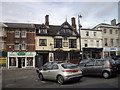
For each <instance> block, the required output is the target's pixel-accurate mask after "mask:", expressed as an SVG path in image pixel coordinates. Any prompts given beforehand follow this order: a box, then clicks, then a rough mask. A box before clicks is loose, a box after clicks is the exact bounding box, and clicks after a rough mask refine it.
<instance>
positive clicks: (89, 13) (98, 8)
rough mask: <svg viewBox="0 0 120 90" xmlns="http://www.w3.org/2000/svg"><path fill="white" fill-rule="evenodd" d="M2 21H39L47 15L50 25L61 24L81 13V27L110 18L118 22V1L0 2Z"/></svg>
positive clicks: (109, 19) (88, 26)
mask: <svg viewBox="0 0 120 90" xmlns="http://www.w3.org/2000/svg"><path fill="white" fill-rule="evenodd" d="M33 1H34V0H33ZM0 6H2V9H0V12H2V22H14V23H39V24H42V23H44V22H45V15H49V24H50V25H61V24H62V23H63V22H64V21H65V20H66V19H67V21H68V22H69V23H70V24H71V17H75V18H76V24H77V23H78V14H81V15H82V19H81V23H82V26H83V28H92V27H94V26H95V25H97V24H99V23H108V24H110V21H111V20H112V19H116V20H117V22H118V2H1V3H0Z"/></svg>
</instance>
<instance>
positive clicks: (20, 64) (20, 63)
mask: <svg viewBox="0 0 120 90" xmlns="http://www.w3.org/2000/svg"><path fill="white" fill-rule="evenodd" d="M24 67H25V58H24V57H18V68H24Z"/></svg>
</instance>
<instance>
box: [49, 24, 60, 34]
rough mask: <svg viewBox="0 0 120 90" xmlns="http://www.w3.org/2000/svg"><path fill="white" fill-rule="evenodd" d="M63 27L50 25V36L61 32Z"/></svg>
mask: <svg viewBox="0 0 120 90" xmlns="http://www.w3.org/2000/svg"><path fill="white" fill-rule="evenodd" d="M60 28H61V26H55V25H49V29H48V31H49V34H53V35H54V34H56V33H57V32H58V31H59V30H60Z"/></svg>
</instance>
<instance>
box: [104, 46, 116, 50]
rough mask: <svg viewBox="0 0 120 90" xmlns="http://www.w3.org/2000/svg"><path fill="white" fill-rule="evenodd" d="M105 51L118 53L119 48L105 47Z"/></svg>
mask: <svg viewBox="0 0 120 90" xmlns="http://www.w3.org/2000/svg"><path fill="white" fill-rule="evenodd" d="M103 51H118V48H117V47H105V48H103Z"/></svg>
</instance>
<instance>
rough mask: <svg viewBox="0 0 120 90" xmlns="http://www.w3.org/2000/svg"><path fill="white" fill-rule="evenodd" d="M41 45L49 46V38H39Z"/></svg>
mask: <svg viewBox="0 0 120 90" xmlns="http://www.w3.org/2000/svg"><path fill="white" fill-rule="evenodd" d="M41 40H42V41H41ZM43 42H44V44H43ZM39 46H47V39H39Z"/></svg>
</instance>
